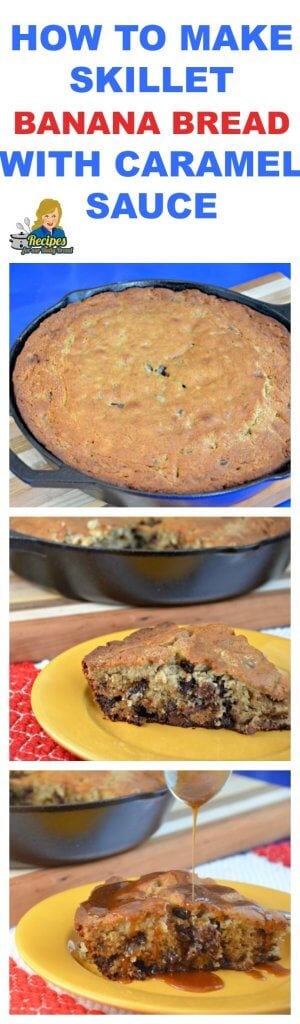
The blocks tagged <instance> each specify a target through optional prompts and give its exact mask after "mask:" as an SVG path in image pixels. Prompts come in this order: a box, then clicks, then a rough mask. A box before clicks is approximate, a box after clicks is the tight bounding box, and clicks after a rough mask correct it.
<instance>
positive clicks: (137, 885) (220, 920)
mask: <svg viewBox="0 0 300 1024" xmlns="http://www.w3.org/2000/svg"><path fill="white" fill-rule="evenodd" d="M194 881H195V885H194V896H193V894H192V876H191V874H189V873H188V872H186V871H169V872H165V873H164V872H162V873H161V874H157V873H153V874H149V875H144V876H142V877H141V878H139V879H137V880H136V881H122V880H121V879H117V880H116V879H111V880H110V879H109V880H108V882H107V883H106V884H105V885H98V886H97V887H96V888H95V889H94V890H93V892H92V893H91V895H90V898H89V899H88V900H86V901H85V902H84V903H82V904H81V905H80V906H79V907H78V909H77V911H76V916H75V929H76V933H77V937H78V947H77V948H78V953H79V955H80V957H81V958H83V959H86V961H87V962H88V963H92V964H94V965H96V966H97V968H98V970H99V971H101V972H102V973H103V974H105V975H107V977H109V978H113V979H115V980H117V979H118V978H124V979H131V978H139V979H143V978H146V977H147V976H149V975H153V974H166V973H168V974H172V973H174V972H175V971H176V972H177V971H186V970H189V971H190V970H202V969H203V970H213V969H214V968H218V967H221V968H231V969H234V970H238V971H241V970H249V969H250V968H251V967H253V966H254V964H257V963H266V962H267V961H272V960H277V959H278V958H279V957H280V948H279V947H280V943H281V941H282V939H283V938H284V935H285V934H286V931H287V927H288V926H287V923H286V920H285V918H284V916H283V914H280V913H278V912H276V911H269V910H265V909H264V908H263V907H260V906H258V904H256V903H251V902H250V901H249V900H246V899H245V898H244V897H243V896H241V895H240V894H239V893H238V892H236V890H235V889H232V888H230V887H229V886H227V885H226V886H224V885H219V884H218V883H217V882H215V881H213V880H212V879H207V878H205V879H200V878H198V876H194Z"/></svg>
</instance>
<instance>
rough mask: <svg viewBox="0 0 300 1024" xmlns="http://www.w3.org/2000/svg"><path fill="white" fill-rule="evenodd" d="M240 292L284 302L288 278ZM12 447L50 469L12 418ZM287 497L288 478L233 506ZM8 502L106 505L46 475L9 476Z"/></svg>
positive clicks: (265, 280) (268, 279)
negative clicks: (38, 481)
mask: <svg viewBox="0 0 300 1024" xmlns="http://www.w3.org/2000/svg"><path fill="white" fill-rule="evenodd" d="M233 290H235V291H237V292H239V293H240V294H244V295H250V296H251V297H253V298H258V299H261V300H263V301H264V302H270V303H271V302H274V303H276V304H277V303H285V302H289V301H290V281H289V280H288V278H286V277H284V275H283V274H277V273H274V274H267V275H266V276H265V277H262V278H257V279H256V280H254V281H249V282H247V283H244V284H243V285H238V286H237V287H236V288H235V289H233ZM10 428H11V447H12V448H13V450H14V451H15V452H16V453H17V454H18V455H19V456H20V458H22V459H24V461H25V462H26V463H27V464H28V465H30V466H31V467H32V468H33V469H47V468H48V469H49V471H50V469H51V466H50V464H49V463H48V464H47V463H46V462H45V459H44V458H43V457H42V456H41V455H40V454H39V452H38V451H36V449H35V448H33V447H32V446H31V445H30V444H29V443H28V441H27V440H26V438H25V437H23V434H22V433H21V431H20V430H19V428H18V427H17V426H16V424H15V423H14V421H13V420H12V419H11V423H10ZM289 498H290V478H287V479H286V480H278V481H276V482H275V483H273V484H270V485H268V486H267V487H265V488H264V490H263V491H260V492H259V493H258V494H257V495H255V496H254V497H249V498H247V499H246V500H244V501H240V502H239V501H237V502H235V506H236V507H243V506H249V507H252V506H255V507H256V508H266V507H267V506H268V507H269V508H273V507H274V506H275V505H279V504H280V503H281V502H283V501H287V500H288V499H289ZM10 505H11V507H12V508H20V507H22V508H40V507H41V506H47V507H48V508H55V507H58V506H59V507H61V508H82V507H87V508H90V507H97V508H100V507H102V506H103V505H105V502H101V501H99V500H98V499H96V500H95V499H94V498H93V497H91V496H90V495H89V494H85V493H84V492H81V491H78V490H70V489H69V488H66V489H63V488H58V489H55V488H52V487H51V483H50V476H49V488H48V487H47V488H40V487H29V486H28V485H27V484H24V483H22V481H21V480H18V478H17V477H15V476H13V475H12V474H11V475H10Z"/></svg>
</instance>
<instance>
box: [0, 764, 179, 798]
mask: <svg viewBox="0 0 300 1024" xmlns="http://www.w3.org/2000/svg"><path fill="white" fill-rule="evenodd" d="M164 785H165V782H164V777H163V773H162V772H159V771H156V772H155V771H118V772H112V771H93V770H91V771H87V772H84V771H70V772H66V771H35V770H34V771H12V772H11V773H10V797H11V803H12V804H13V805H19V806H20V805H21V806H25V805H26V806H28V805H29V806H33V805H34V806H46V805H47V806H48V805H53V806H59V805H61V804H64V805H67V804H72V803H76V804H77V803H78V804H84V803H94V802H98V801H99V800H118V799H120V798H121V797H126V796H131V795H133V794H138V793H151V792H153V791H155V790H158V789H161V788H163V787H164Z"/></svg>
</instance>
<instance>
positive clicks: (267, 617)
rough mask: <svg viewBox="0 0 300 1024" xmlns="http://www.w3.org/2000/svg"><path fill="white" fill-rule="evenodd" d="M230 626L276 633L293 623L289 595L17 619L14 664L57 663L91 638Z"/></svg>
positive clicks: (277, 592) (12, 639)
mask: <svg viewBox="0 0 300 1024" xmlns="http://www.w3.org/2000/svg"><path fill="white" fill-rule="evenodd" d="M168 620H169V621H170V620H171V621H172V622H179V623H184V622H189V623H193V622H198V623H201V622H220V621H222V622H226V623H227V624H228V625H230V626H237V627H241V628H242V627H244V628H245V629H272V628H273V629H274V628H275V627H276V625H278V626H287V625H289V622H290V595H289V591H288V590H274V591H270V592H269V593H266V592H264V591H263V592H260V593H259V592H258V593H254V594H246V595H245V596H244V597H238V598H234V599H233V600H231V601H222V602H220V601H217V602H215V603H214V602H212V603H210V604H201V605H189V606H188V607H186V606H184V607H177V608H153V609H152V608H151V609H148V608H122V609H114V608H110V609H109V610H108V611H100V612H99V611H93V612H89V611H84V612H79V613H78V614H77V613H75V614H53V610H52V613H51V615H49V614H48V615H47V613H46V611H45V613H44V615H43V617H40V618H29V619H27V618H19V617H18V619H16V620H15V621H13V622H12V623H11V636H10V655H11V661H12V662H18V661H42V660H43V659H44V658H54V657H55V656H56V655H57V654H60V652H61V651H65V650H66V649H67V648H68V647H72V646H73V645H74V644H79V643H81V641H83V640H89V639H90V638H92V637H96V636H103V635H104V634H106V633H115V632H118V630H122V629H136V628H138V627H142V626H150V625H153V624H154V623H160V622H166V621H168Z"/></svg>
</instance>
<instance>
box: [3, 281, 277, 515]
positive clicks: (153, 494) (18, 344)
mask: <svg viewBox="0 0 300 1024" xmlns="http://www.w3.org/2000/svg"><path fill="white" fill-rule="evenodd" d="M147 287H148V288H166V289H167V288H170V289H173V291H184V290H188V289H191V290H195V291H200V292H201V291H202V292H204V294H206V295H214V296H215V297H216V298H223V299H225V300H227V301H228V302H237V303H238V304H240V305H243V306H248V307H250V308H251V309H254V310H255V312H258V313H261V315H262V316H269V317H270V319H273V320H277V321H278V322H279V323H281V324H283V326H284V327H286V328H287V330H288V331H289V333H290V331H291V325H290V322H289V319H288V317H286V316H285V315H284V314H283V313H280V312H279V311H278V308H274V306H272V304H271V303H264V302H263V301H261V300H260V299H253V298H251V296H249V297H247V296H244V295H243V294H241V293H240V292H234V291H233V289H229V288H222V287H221V286H220V287H219V286H218V285H217V286H214V285H208V284H205V283H204V282H199V283H198V282H197V281H181V280H172V279H170V278H168V279H165V280H164V279H162V278H157V279H155V278H149V279H146V278H143V279H141V280H140V281H135V280H133V281H114V282H112V283H111V284H105V285H98V286H97V285H95V286H93V287H92V288H75V289H72V291H71V292H66V293H65V295H63V296H62V298H61V299H59V300H58V301H57V302H56V303H54V304H53V305H52V306H49V308H48V309H47V310H44V312H43V313H41V314H40V315H39V316H37V317H35V318H34V320H32V321H31V322H30V323H29V324H28V325H27V327H25V328H24V330H23V331H21V333H20V334H19V335H18V337H17V338H16V340H15V342H14V343H13V345H12V347H11V350H10V414H11V415H12V416H13V418H14V420H15V422H16V424H17V426H18V427H19V429H20V430H21V431H22V433H23V435H24V436H25V437H26V438H27V439H28V440H29V442H30V443H31V444H32V446H33V447H34V448H35V449H36V450H38V451H40V453H41V454H42V455H43V457H44V458H45V459H46V460H47V459H48V460H49V461H50V462H52V463H54V465H56V467H58V469H59V468H61V470H62V474H63V471H66V470H67V471H68V472H69V473H70V472H72V470H73V472H74V474H75V476H76V475H77V480H76V479H75V480H74V484H73V485H72V482H71V480H69V482H68V483H66V484H65V486H66V487H67V486H69V487H72V486H73V487H79V488H80V487H81V490H82V489H84V488H85V489H86V488H87V487H88V485H89V483H90V485H93V486H98V487H99V488H102V489H103V490H104V491H105V490H108V489H110V490H114V491H115V492H116V495H118V494H120V495H123V496H126V495H129V496H132V497H141V498H149V500H156V499H157V502H158V504H159V498H161V499H162V500H170V499H171V500H172V499H173V501H178V500H182V501H183V500H187V501H188V500H190V501H192V500H196V499H200V498H201V499H202V498H203V499H208V500H209V499H210V498H211V499H213V498H217V497H222V496H226V494H227V495H230V494H232V493H238V492H239V491H244V490H245V489H247V488H251V489H252V490H253V488H254V487H255V486H258V485H259V484H267V483H272V482H274V481H275V480H282V479H285V478H286V477H287V476H289V474H290V461H287V462H286V463H284V464H282V465H281V466H278V467H277V468H276V469H274V470H272V471H270V473H268V474H267V475H266V476H262V477H257V478H256V479H252V480H249V481H244V482H243V483H241V484H236V485H233V484H232V485H230V487H223V488H221V489H220V490H217V491H205V492H204V491H198V492H193V493H187V492H184V493H183V492H179V493H178V492H176V491H174V492H173V493H170V492H165V491H149V490H138V489H136V488H134V487H126V486H122V485H121V484H116V483H113V482H112V481H111V480H103V479H102V478H100V477H93V476H92V475H91V474H90V475H89V474H87V473H85V472H84V471H82V470H80V469H76V467H74V466H70V465H69V463H67V462H63V461H62V459H61V458H60V457H59V456H57V455H54V454H53V452H51V451H50V450H49V449H47V448H46V447H45V445H43V444H42V442H40V441H39V440H38V438H36V437H35V435H34V434H33V433H32V431H31V430H30V428H29V427H28V426H27V424H26V423H25V421H24V420H23V417H22V415H21V412H20V410H19V408H18V405H17V401H16V396H15V392H14V386H13V379H12V378H13V371H14V367H15V363H16V360H17V357H18V355H19V354H20V352H21V351H22V349H23V346H24V344H25V342H26V341H27V338H29V337H30V335H31V334H32V333H33V331H34V330H35V329H36V328H37V327H39V325H40V324H41V323H42V322H43V321H44V320H46V319H47V318H48V317H49V316H51V315H52V314H54V313H58V312H59V311H60V310H61V309H65V308H66V306H68V305H72V302H70V301H69V300H70V297H71V296H72V295H78V294H79V293H80V292H85V293H86V294H85V295H82V298H77V299H75V300H74V301H77V302H84V301H85V299H88V298H93V296H94V295H99V294H101V293H102V292H121V291H127V290H128V288H141V289H142V288H147ZM80 477H81V478H82V479H81V480H80ZM49 478H50V472H49ZM49 486H51V484H50V479H49Z"/></svg>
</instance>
